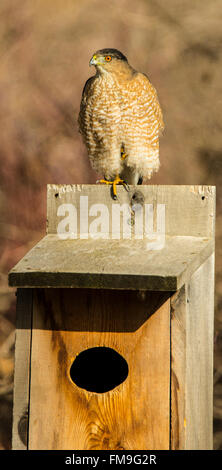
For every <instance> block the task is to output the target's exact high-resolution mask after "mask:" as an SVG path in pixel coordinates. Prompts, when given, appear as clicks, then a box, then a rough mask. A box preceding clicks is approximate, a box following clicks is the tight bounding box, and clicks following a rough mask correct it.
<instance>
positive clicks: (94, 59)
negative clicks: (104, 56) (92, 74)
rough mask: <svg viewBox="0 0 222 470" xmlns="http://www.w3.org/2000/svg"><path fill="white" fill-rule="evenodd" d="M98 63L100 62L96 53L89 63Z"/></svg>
mask: <svg viewBox="0 0 222 470" xmlns="http://www.w3.org/2000/svg"><path fill="white" fill-rule="evenodd" d="M97 63H98V62H97V58H96V55H95V54H94V55H93V56H92V59H91V60H90V63H89V65H97Z"/></svg>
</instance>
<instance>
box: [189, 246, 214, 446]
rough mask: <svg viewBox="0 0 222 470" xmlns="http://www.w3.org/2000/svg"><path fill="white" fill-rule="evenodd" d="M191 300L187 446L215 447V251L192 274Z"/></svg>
mask: <svg viewBox="0 0 222 470" xmlns="http://www.w3.org/2000/svg"><path fill="white" fill-rule="evenodd" d="M188 301H189V302H188V309H189V310H188V315H187V324H186V329H187V338H188V341H189V344H188V347H187V391H186V395H187V397H186V398H187V399H186V421H187V425H188V429H189V432H187V433H186V448H187V449H203V450H204V449H212V447H213V329H214V255H212V256H211V257H210V258H209V259H208V260H207V261H206V262H205V263H204V264H203V265H202V266H201V267H200V268H199V269H198V270H197V271H196V272H195V273H194V275H193V276H192V278H191V281H190V283H189V285H188ZM192 368H193V371H192Z"/></svg>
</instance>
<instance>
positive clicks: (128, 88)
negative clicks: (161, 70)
mask: <svg viewBox="0 0 222 470" xmlns="http://www.w3.org/2000/svg"><path fill="white" fill-rule="evenodd" d="M79 127H80V131H81V133H82V135H83V138H84V140H85V143H86V145H87V149H88V153H89V158H90V161H91V164H92V166H93V168H94V169H95V170H96V171H97V172H98V173H99V174H101V175H104V176H105V177H106V178H107V179H111V178H114V177H115V176H117V175H119V174H121V173H122V172H123V170H124V166H125V165H127V167H128V168H130V169H132V170H133V171H135V172H137V173H138V174H139V175H141V176H144V177H147V178H150V177H151V175H152V173H153V172H154V171H157V170H158V168H159V133H160V131H161V129H162V128H163V119H162V112H161V109H160V105H159V102H158V98H157V94H156V90H155V89H154V87H153V86H152V85H151V83H150V82H149V80H148V78H147V77H146V76H145V75H143V74H141V73H137V72H135V74H133V76H132V78H131V79H129V80H126V79H125V78H124V77H123V78H122V77H121V76H113V75H111V74H103V75H96V76H95V77H92V78H91V79H89V81H88V83H86V86H85V89H84V92H83V97H82V103H81V108H80V115H79ZM121 148H124V151H125V153H126V155H127V157H126V158H125V159H124V160H123V161H122V160H121V158H120V155H121Z"/></svg>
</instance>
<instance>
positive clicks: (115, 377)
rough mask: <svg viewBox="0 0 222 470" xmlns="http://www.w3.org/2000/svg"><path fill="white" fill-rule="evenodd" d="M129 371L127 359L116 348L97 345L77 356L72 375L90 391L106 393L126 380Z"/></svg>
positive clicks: (78, 383) (76, 382)
mask: <svg viewBox="0 0 222 470" xmlns="http://www.w3.org/2000/svg"><path fill="white" fill-rule="evenodd" d="M128 372H129V368H128V364H127V362H126V360H125V359H124V358H123V357H122V356H121V355H120V354H118V353H117V352H116V351H115V350H114V349H111V348H106V347H97V348H90V349H86V350H85V351H82V352H81V353H80V354H79V355H78V356H77V357H76V358H75V360H74V362H73V363H72V365H71V368H70V377H71V379H72V381H73V382H74V383H75V384H76V385H78V387H80V388H84V389H85V390H88V392H96V393H105V392H108V391H109V390H113V389H114V388H115V387H117V386H118V385H120V384H121V383H122V382H124V380H126V378H127V376H128Z"/></svg>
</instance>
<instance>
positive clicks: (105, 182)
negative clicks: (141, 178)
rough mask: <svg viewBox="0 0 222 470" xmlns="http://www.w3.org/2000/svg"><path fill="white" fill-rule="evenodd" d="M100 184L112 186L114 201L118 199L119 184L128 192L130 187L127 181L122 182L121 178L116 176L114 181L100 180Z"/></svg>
mask: <svg viewBox="0 0 222 470" xmlns="http://www.w3.org/2000/svg"><path fill="white" fill-rule="evenodd" d="M98 183H104V184H111V185H112V191H113V199H117V192H116V185H117V184H122V185H123V186H124V188H125V189H126V190H127V191H128V190H129V187H128V184H127V183H126V181H124V180H122V179H121V178H120V177H119V176H116V178H115V179H114V181H107V180H104V179H102V180H99V181H98Z"/></svg>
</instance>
